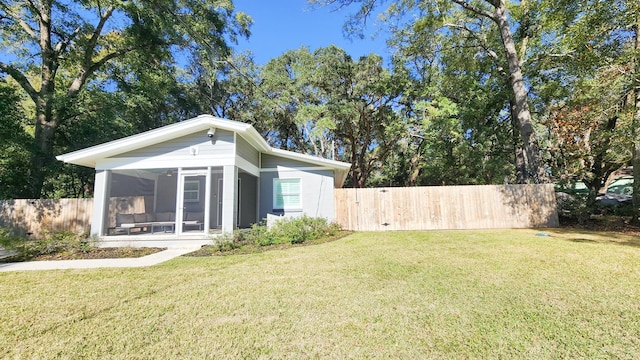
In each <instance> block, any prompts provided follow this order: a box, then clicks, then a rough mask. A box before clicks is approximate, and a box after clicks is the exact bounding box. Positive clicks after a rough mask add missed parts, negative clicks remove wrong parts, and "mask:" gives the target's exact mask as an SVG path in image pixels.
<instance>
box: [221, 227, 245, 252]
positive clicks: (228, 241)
mask: <svg viewBox="0 0 640 360" xmlns="http://www.w3.org/2000/svg"><path fill="white" fill-rule="evenodd" d="M246 243H247V240H246V239H245V236H244V233H243V232H242V231H240V230H235V231H234V232H233V233H232V234H230V235H229V234H225V235H222V236H218V237H216V239H215V245H214V249H215V250H216V251H219V252H225V251H231V250H234V249H238V248H240V247H242V246H243V245H245V244H246Z"/></svg>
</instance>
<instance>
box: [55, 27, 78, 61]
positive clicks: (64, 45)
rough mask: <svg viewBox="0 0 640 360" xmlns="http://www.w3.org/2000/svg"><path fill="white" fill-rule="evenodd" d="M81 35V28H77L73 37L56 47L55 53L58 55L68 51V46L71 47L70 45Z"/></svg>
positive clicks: (70, 36)
mask: <svg viewBox="0 0 640 360" xmlns="http://www.w3.org/2000/svg"><path fill="white" fill-rule="evenodd" d="M79 33H80V27H77V28H76V29H75V30H74V31H73V33H72V34H71V35H69V37H68V38H67V39H65V40H64V41H61V42H59V43H58V44H57V45H56V47H55V51H56V53H57V54H58V55H59V54H62V53H64V52H65V51H66V50H67V46H69V44H70V43H71V42H72V41H73V40H74V39H75V38H76V37H77V36H78V34H79Z"/></svg>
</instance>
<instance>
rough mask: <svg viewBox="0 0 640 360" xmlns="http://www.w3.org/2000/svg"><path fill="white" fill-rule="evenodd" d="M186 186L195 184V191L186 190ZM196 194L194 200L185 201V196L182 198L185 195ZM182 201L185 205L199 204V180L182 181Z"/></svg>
mask: <svg viewBox="0 0 640 360" xmlns="http://www.w3.org/2000/svg"><path fill="white" fill-rule="evenodd" d="M187 184H196V185H197V186H196V189H195V190H187ZM193 192H195V193H196V198H195V199H187V197H186V196H184V195H185V194H186V193H193ZM182 196H183V201H184V202H186V203H197V202H200V180H185V181H184V189H183V194H182Z"/></svg>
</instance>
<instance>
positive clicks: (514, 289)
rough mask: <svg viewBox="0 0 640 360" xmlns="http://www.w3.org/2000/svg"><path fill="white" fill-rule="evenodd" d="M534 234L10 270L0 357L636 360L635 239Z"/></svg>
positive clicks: (379, 239)
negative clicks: (131, 265) (138, 264)
mask: <svg viewBox="0 0 640 360" xmlns="http://www.w3.org/2000/svg"><path fill="white" fill-rule="evenodd" d="M538 232H539V231H535V230H499V231H438V232H392V233H356V234H353V235H350V236H348V237H346V238H343V239H340V240H338V241H334V242H330V243H324V244H320V245H315V246H305V247H296V248H291V249H287V250H278V251H271V252H265V253H259V254H251V255H234V256H217V257H208V258H190V257H182V258H178V259H175V260H173V261H171V262H168V263H165V264H163V265H160V266H156V267H151V268H139V269H103V270H70V271H46V272H23V273H0V294H1V295H0V319H1V321H2V326H0V344H2V345H0V358H16V359H32V358H100V359H136V358H138V359H148V358H167V359H177V358H195V359H203V358H211V359H219V358H293V359H299V358H340V359H342V358H403V359H413V358H446V359H449V358H482V359H486V358H516V359H521V358H533V359H539V358H546V359H556V358H621V359H625V358H628V359H634V358H638V357H640V241H638V239H637V238H633V237H626V236H623V235H615V234H614V235H612V234H609V235H607V234H604V235H603V234H596V233H579V232H575V233H573V232H564V231H560V230H552V231H546V232H548V233H550V234H551V235H552V236H536V234H537V233H538Z"/></svg>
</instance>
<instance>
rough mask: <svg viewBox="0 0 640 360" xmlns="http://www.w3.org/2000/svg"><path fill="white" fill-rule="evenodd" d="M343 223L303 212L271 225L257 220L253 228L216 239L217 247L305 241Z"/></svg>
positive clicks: (334, 230)
mask: <svg viewBox="0 0 640 360" xmlns="http://www.w3.org/2000/svg"><path fill="white" fill-rule="evenodd" d="M338 231H340V226H339V225H338V224H336V223H330V222H328V221H327V219H325V218H313V217H309V216H307V215H303V216H300V217H295V218H285V219H282V220H278V221H276V222H275V223H274V224H273V225H272V226H271V227H267V226H266V224H264V223H261V224H254V225H253V226H252V227H251V228H250V229H246V230H236V231H234V232H233V234H231V235H223V236H220V237H217V238H216V239H215V243H216V245H215V247H214V248H215V251H217V252H226V251H232V250H235V249H239V248H242V247H244V246H247V245H253V246H258V247H262V246H269V245H278V244H302V243H304V242H307V241H312V240H317V239H321V238H323V237H330V236H333V235H336V234H337V233H338Z"/></svg>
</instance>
